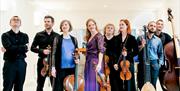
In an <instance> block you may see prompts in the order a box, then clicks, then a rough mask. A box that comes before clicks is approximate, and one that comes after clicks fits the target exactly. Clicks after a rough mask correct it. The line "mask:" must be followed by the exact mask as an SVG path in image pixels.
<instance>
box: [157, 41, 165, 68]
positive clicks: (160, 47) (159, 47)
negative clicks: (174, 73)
mask: <svg viewBox="0 0 180 91" xmlns="http://www.w3.org/2000/svg"><path fill="white" fill-rule="evenodd" d="M158 57H159V65H163V64H164V61H163V60H164V55H163V45H162V42H161V40H160V42H159V46H158Z"/></svg>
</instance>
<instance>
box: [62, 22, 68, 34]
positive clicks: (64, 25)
mask: <svg viewBox="0 0 180 91" xmlns="http://www.w3.org/2000/svg"><path fill="white" fill-rule="evenodd" d="M61 29H62V32H66V33H67V32H69V29H70V25H69V23H68V22H67V21H65V22H64V23H63V24H62V26H61Z"/></svg>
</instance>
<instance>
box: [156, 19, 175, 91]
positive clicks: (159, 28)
mask: <svg viewBox="0 0 180 91" xmlns="http://www.w3.org/2000/svg"><path fill="white" fill-rule="evenodd" d="M163 28H164V22H163V20H162V19H159V20H157V21H156V33H155V35H156V36H158V37H159V38H160V39H161V41H162V44H163V48H164V46H165V45H166V44H167V43H169V42H170V41H171V40H172V39H171V36H169V35H168V34H167V33H164V32H162V30H163ZM164 63H165V64H164V65H162V66H161V68H160V69H159V81H160V83H163V78H164V74H165V73H164V70H166V68H168V67H167V62H166V60H165V59H164ZM161 85H162V84H161ZM162 88H163V86H162ZM163 90H164V88H163ZM164 91H165V90H164Z"/></svg>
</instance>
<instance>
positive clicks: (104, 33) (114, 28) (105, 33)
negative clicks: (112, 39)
mask: <svg viewBox="0 0 180 91" xmlns="http://www.w3.org/2000/svg"><path fill="white" fill-rule="evenodd" d="M108 26H112V27H113V28H114V31H113V35H114V33H115V26H114V24H111V23H109V24H107V25H106V26H105V27H104V35H105V34H106V28H107V27H108Z"/></svg>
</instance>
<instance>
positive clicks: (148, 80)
mask: <svg viewBox="0 0 180 91" xmlns="http://www.w3.org/2000/svg"><path fill="white" fill-rule="evenodd" d="M143 28H144V29H143V30H144V39H145V41H146V43H147V33H146V31H147V30H146V26H145V25H144V26H143ZM148 55H149V54H148V52H147V44H145V47H144V48H143V66H144V85H143V87H142V88H151V89H155V87H154V86H153V85H152V84H151V70H150V69H151V67H150V60H149V58H148ZM147 83H148V84H147Z"/></svg>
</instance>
